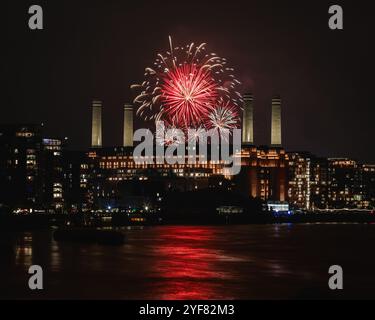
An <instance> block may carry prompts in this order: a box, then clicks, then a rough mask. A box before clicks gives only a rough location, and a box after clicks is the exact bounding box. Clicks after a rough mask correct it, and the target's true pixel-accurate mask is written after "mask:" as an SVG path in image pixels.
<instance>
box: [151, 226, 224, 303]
mask: <svg viewBox="0 0 375 320" xmlns="http://www.w3.org/2000/svg"><path fill="white" fill-rule="evenodd" d="M160 237H161V239H162V240H164V241H162V242H161V243H160V242H159V243H158V246H155V248H154V254H155V255H156V256H157V257H158V259H155V261H156V264H155V265H154V266H153V267H152V273H153V276H155V277H156V278H162V279H163V281H162V283H163V285H162V286H161V287H160V288H156V290H157V291H159V294H158V296H159V297H160V299H220V298H222V299H224V298H227V299H229V298H231V297H230V296H228V292H224V290H223V288H222V286H221V285H220V284H221V283H222V281H220V280H224V279H228V278H231V274H230V273H229V271H227V270H226V268H225V266H224V265H223V261H225V257H223V251H222V250H220V249H219V248H215V247H213V245H212V243H214V242H216V241H217V237H218V234H217V233H215V231H213V230H212V229H210V228H205V227H197V226H193V227H189V226H187V227H178V228H174V227H170V228H168V232H165V233H163V234H160Z"/></svg>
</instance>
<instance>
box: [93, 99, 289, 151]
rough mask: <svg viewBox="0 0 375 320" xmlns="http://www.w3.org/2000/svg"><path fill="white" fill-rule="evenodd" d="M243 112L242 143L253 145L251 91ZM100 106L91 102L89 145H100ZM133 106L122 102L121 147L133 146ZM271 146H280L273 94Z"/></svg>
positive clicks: (276, 101)
mask: <svg viewBox="0 0 375 320" xmlns="http://www.w3.org/2000/svg"><path fill="white" fill-rule="evenodd" d="M243 100H244V103H243V114H242V145H243V146H253V145H254V97H253V95H252V94H251V93H246V94H244V96H243ZM102 108H103V104H102V101H100V100H93V102H92V131H91V132H92V134H91V147H92V148H101V147H102ZM133 132H134V127H133V106H132V104H130V103H125V104H124V122H123V139H122V141H123V144H122V146H123V147H133ZM270 145H271V147H281V146H282V139H281V98H280V96H275V97H273V98H272V112H271V144H270Z"/></svg>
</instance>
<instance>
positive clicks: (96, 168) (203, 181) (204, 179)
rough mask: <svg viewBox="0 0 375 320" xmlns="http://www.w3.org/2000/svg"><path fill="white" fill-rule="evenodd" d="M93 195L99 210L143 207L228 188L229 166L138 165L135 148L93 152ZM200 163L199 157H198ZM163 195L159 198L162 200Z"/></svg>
mask: <svg viewBox="0 0 375 320" xmlns="http://www.w3.org/2000/svg"><path fill="white" fill-rule="evenodd" d="M88 158H89V168H90V172H91V177H92V180H91V184H90V185H91V191H92V194H93V199H94V204H95V206H96V207H97V208H98V209H100V208H106V207H116V206H121V207H126V206H131V207H140V206H141V203H143V202H145V201H150V202H152V201H154V200H155V199H157V198H158V197H160V196H162V195H164V194H165V193H166V192H168V191H176V190H178V191H192V190H197V189H203V188H226V189H230V188H231V184H230V183H229V182H228V181H227V180H226V179H225V177H224V174H225V163H224V162H222V161H219V162H210V161H206V162H203V163H202V162H198V161H197V163H196V164H187V162H188V155H186V164H181V163H176V164H168V163H166V162H165V163H163V164H156V162H155V161H153V163H152V164H146V163H142V164H139V163H136V161H135V159H134V157H133V148H132V147H112V148H101V149H92V150H91V151H90V152H89V153H88ZM197 160H198V155H197ZM158 194H159V196H158Z"/></svg>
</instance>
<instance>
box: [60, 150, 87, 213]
mask: <svg viewBox="0 0 375 320" xmlns="http://www.w3.org/2000/svg"><path fill="white" fill-rule="evenodd" d="M63 168H64V169H63V171H64V201H65V208H66V209H67V210H68V212H79V211H83V212H85V211H87V210H89V208H91V206H92V193H91V191H90V178H91V173H90V170H89V164H88V158H87V156H86V152H81V151H65V152H64V157H63Z"/></svg>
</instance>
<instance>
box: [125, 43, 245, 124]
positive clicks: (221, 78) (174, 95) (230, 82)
mask: <svg viewBox="0 0 375 320" xmlns="http://www.w3.org/2000/svg"><path fill="white" fill-rule="evenodd" d="M169 44H170V49H169V51H167V52H165V53H163V54H161V53H159V54H158V55H157V58H156V60H155V62H154V66H153V67H152V68H150V67H148V68H146V69H145V74H144V76H145V80H144V81H143V83H142V84H138V85H133V86H132V88H133V89H136V90H138V95H137V96H136V98H135V99H134V103H135V104H137V105H138V106H139V107H138V110H137V115H138V116H140V117H141V118H143V119H144V120H153V121H166V122H167V123H173V125H174V126H176V127H178V128H180V129H183V130H184V131H186V130H187V129H188V128H198V127H202V126H203V127H204V128H206V129H207V125H209V127H210V128H212V127H215V124H214V123H213V122H214V121H215V116H214V115H215V114H216V115H219V114H218V113H219V112H220V113H222V112H223V110H222V109H223V108H224V109H225V110H227V112H226V113H225V114H224V116H225V117H226V125H227V126H229V127H230V128H231V129H233V128H235V127H236V125H238V124H239V112H238V110H239V109H240V108H241V105H242V97H241V94H240V93H239V92H238V91H236V87H237V85H239V84H240V82H239V81H238V80H237V79H236V78H235V76H234V75H233V68H229V67H227V61H226V59H225V58H221V57H219V56H217V55H216V54H215V53H210V54H208V53H206V44H205V43H202V44H200V45H199V46H195V45H194V43H191V44H190V45H187V46H183V47H173V44H172V39H171V37H169ZM220 106H221V107H220ZM220 108H222V109H220ZM230 116H233V117H236V119H232V120H230V119H229V117H230ZM224 125H225V124H224Z"/></svg>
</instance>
